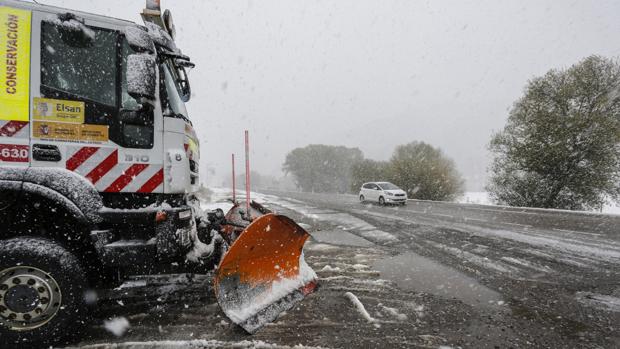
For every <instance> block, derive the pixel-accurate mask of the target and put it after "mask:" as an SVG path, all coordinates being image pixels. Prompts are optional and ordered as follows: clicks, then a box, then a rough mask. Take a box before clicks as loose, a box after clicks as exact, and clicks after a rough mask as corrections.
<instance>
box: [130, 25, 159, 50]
mask: <svg viewBox="0 0 620 349" xmlns="http://www.w3.org/2000/svg"><path fill="white" fill-rule="evenodd" d="M124 32H125V38H126V39H127V43H128V44H129V47H131V49H132V50H134V51H136V52H144V53H150V54H154V53H155V44H154V43H153V40H152V39H151V36H150V35H149V33H148V32H147V31H146V30H144V29H142V28H139V27H134V26H128V27H125V30H124Z"/></svg>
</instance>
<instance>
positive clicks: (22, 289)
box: [0, 266, 62, 331]
mask: <svg viewBox="0 0 620 349" xmlns="http://www.w3.org/2000/svg"><path fill="white" fill-rule="evenodd" d="M61 300H62V295H61V293H60V287H59V286H58V283H57V282H56V280H54V278H53V277H52V276H51V275H49V274H48V273H46V272H44V271H43V270H41V269H38V268H34V267H27V266H19V267H13V268H8V269H4V270H2V271H0V325H4V326H6V327H8V328H9V329H11V330H14V331H27V330H32V329H35V328H37V327H41V326H43V325H45V324H46V323H48V322H49V321H50V320H51V319H52V318H54V316H56V314H57V313H58V310H59V309H60V305H61Z"/></svg>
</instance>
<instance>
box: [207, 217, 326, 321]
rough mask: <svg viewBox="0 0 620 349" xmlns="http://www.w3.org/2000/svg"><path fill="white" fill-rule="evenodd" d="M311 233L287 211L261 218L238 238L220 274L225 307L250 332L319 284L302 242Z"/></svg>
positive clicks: (218, 293)
mask: <svg viewBox="0 0 620 349" xmlns="http://www.w3.org/2000/svg"><path fill="white" fill-rule="evenodd" d="M309 236H310V235H309V234H308V232H306V231H305V230H304V229H303V228H302V227H300V226H299V225H297V224H296V223H295V222H294V221H292V220H291V219H290V218H288V217H286V216H281V215H277V214H273V213H268V214H266V215H263V216H260V217H258V218H256V219H255V220H254V221H253V222H252V223H251V224H250V225H249V226H248V227H247V228H246V229H245V230H244V231H243V232H242V233H241V235H240V236H239V237H238V238H237V239H236V240H235V242H234V243H233V244H232V246H231V247H230V249H229V250H228V252H227V253H226V255H225V256H224V258H222V261H221V262H220V265H219V268H218V270H217V272H216V275H215V280H214V285H215V295H216V297H217V300H218V302H219V304H220V307H221V308H222V310H223V311H224V313H225V314H226V315H227V316H228V317H229V318H230V319H231V320H232V321H233V322H235V323H236V324H238V325H239V326H241V327H242V328H243V329H245V330H246V331H247V332H249V333H254V332H256V331H257V330H258V329H260V328H261V327H262V326H263V325H265V324H267V323H269V322H271V321H273V320H275V319H276V318H277V317H278V315H279V314H280V313H281V312H283V311H286V310H288V309H290V308H292V307H293V305H295V304H296V303H297V302H299V301H301V300H302V299H303V298H304V297H305V296H306V295H307V294H309V293H311V292H313V291H314V289H315V288H316V286H317V276H316V273H315V272H314V271H313V270H312V269H311V268H310V267H309V266H308V265H307V264H306V262H305V260H304V257H303V246H304V243H305V241H306V239H307V238H308V237H309Z"/></svg>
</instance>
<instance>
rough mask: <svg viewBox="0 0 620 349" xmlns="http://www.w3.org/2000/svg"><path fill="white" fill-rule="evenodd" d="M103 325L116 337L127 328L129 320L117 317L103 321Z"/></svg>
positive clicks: (120, 335)
mask: <svg viewBox="0 0 620 349" xmlns="http://www.w3.org/2000/svg"><path fill="white" fill-rule="evenodd" d="M103 327H104V328H105V329H106V330H107V331H108V332H110V333H112V334H113V335H115V336H116V337H122V336H123V335H124V334H125V333H126V332H127V330H129V327H130V326H129V320H127V319H126V318H124V317H117V318H113V319H110V320H105V321H104V322H103Z"/></svg>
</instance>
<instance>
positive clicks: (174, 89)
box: [163, 63, 189, 121]
mask: <svg viewBox="0 0 620 349" xmlns="http://www.w3.org/2000/svg"><path fill="white" fill-rule="evenodd" d="M163 70H164V84H165V86H166V94H167V96H168V98H167V105H166V106H165V110H164V115H165V116H170V117H179V118H183V119H186V120H188V121H189V116H188V114H187V109H186V108H185V102H183V100H182V99H181V93H180V91H179V87H178V85H177V84H176V82H175V78H174V75H175V74H174V73H173V70H172V69H171V68H170V65H169V63H167V64H164V65H163Z"/></svg>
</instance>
